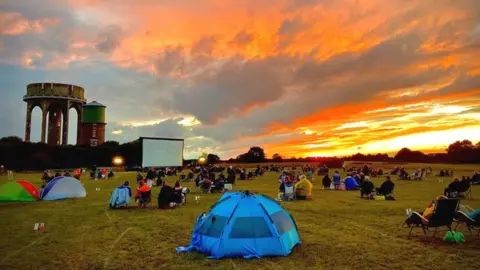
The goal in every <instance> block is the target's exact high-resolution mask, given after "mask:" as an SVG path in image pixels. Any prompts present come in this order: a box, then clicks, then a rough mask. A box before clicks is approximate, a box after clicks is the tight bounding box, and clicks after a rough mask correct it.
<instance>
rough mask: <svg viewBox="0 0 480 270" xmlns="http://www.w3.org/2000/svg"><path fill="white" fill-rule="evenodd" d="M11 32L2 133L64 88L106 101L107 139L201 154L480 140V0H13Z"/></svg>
mask: <svg viewBox="0 0 480 270" xmlns="http://www.w3.org/2000/svg"><path fill="white" fill-rule="evenodd" d="M0 35H1V36H0V94H1V97H0V137H3V136H9V135H16V136H19V137H22V138H23V136H24V129H25V126H24V125H25V124H24V123H25V110H26V105H25V103H24V102H23V101H22V96H23V95H24V94H25V92H26V85H27V84H28V83H32V82H42V81H48V82H52V81H53V82H61V83H71V84H76V85H79V86H82V87H84V88H85V89H86V96H87V98H88V99H89V101H91V100H97V101H99V102H101V103H103V104H105V105H106V106H107V119H108V125H107V133H108V134H107V140H116V141H119V142H126V141H131V140H134V139H136V138H138V137H139V136H161V137H180V138H185V146H186V147H185V151H186V153H185V156H186V157H187V158H190V157H197V156H198V155H199V154H200V153H201V152H208V153H217V154H219V155H220V157H221V158H230V157H235V156H237V155H238V154H240V153H242V152H245V151H246V150H247V149H248V147H249V146H252V145H260V146H262V147H264V148H265V150H266V152H267V155H268V156H269V157H270V156H271V155H272V154H274V153H280V154H282V155H284V156H286V157H291V156H297V157H300V156H309V155H323V156H330V155H347V154H352V153H356V152H359V151H360V152H363V153H371V152H374V153H377V152H382V153H393V152H396V151H398V150H399V149H400V148H402V147H404V146H406V147H410V148H412V149H419V150H425V151H430V152H432V151H443V150H444V149H445V147H446V146H447V145H448V144H449V143H451V142H453V141H455V140H459V139H470V140H473V141H475V142H477V141H478V140H479V139H480V1H479V0H135V1H134V0H131V1H130V0H0ZM71 113H72V114H73V110H72V112H71ZM40 116H41V114H40V111H39V109H36V110H35V111H34V121H36V123H34V124H33V127H32V140H33V141H39V140H40ZM71 125H72V126H74V125H75V123H71ZM73 134H75V132H74V129H71V130H70V137H69V141H70V142H73V141H75V137H74V135H73Z"/></svg>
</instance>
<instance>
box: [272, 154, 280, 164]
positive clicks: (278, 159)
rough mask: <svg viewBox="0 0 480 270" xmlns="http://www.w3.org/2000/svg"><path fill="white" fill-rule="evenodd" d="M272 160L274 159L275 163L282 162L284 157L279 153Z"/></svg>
mask: <svg viewBox="0 0 480 270" xmlns="http://www.w3.org/2000/svg"><path fill="white" fill-rule="evenodd" d="M272 159H273V161H275V162H282V156H280V154H278V153H277V154H274V155H273V156H272Z"/></svg>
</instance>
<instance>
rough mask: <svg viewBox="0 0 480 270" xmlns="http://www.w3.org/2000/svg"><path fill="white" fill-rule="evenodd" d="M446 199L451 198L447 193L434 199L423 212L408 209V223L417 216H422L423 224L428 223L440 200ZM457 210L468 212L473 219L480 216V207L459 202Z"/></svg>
mask: <svg viewBox="0 0 480 270" xmlns="http://www.w3.org/2000/svg"><path fill="white" fill-rule="evenodd" d="M445 199H449V198H448V197H447V196H445V195H440V196H438V197H437V198H436V199H435V200H432V201H431V202H430V203H429V204H428V206H427V208H426V209H425V210H424V211H423V212H412V211H411V210H407V214H408V218H407V220H406V223H407V224H408V223H409V222H413V218H414V217H415V216H418V217H420V218H421V222H422V223H423V224H427V223H428V222H429V220H430V218H431V217H432V216H433V214H434V212H435V207H436V205H437V204H438V201H440V200H445ZM457 211H460V212H462V213H464V214H466V215H467V216H468V217H469V218H471V219H472V220H476V219H477V218H478V216H480V209H473V208H472V207H470V206H468V205H465V204H462V203H459V204H458V209H457Z"/></svg>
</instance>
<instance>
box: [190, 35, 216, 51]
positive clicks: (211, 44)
mask: <svg viewBox="0 0 480 270" xmlns="http://www.w3.org/2000/svg"><path fill="white" fill-rule="evenodd" d="M216 42H217V38H216V37H214V36H206V37H203V38H201V39H199V40H198V41H197V42H195V44H193V47H192V49H191V53H192V54H193V55H196V54H206V55H210V54H212V52H213V49H214V48H215V44H216Z"/></svg>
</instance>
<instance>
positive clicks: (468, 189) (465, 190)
mask: <svg viewBox="0 0 480 270" xmlns="http://www.w3.org/2000/svg"><path fill="white" fill-rule="evenodd" d="M461 183H462V185H461V186H460V188H459V189H458V196H460V197H463V198H465V199H468V197H470V199H473V197H472V183H471V182H469V181H462V182H461Z"/></svg>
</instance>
